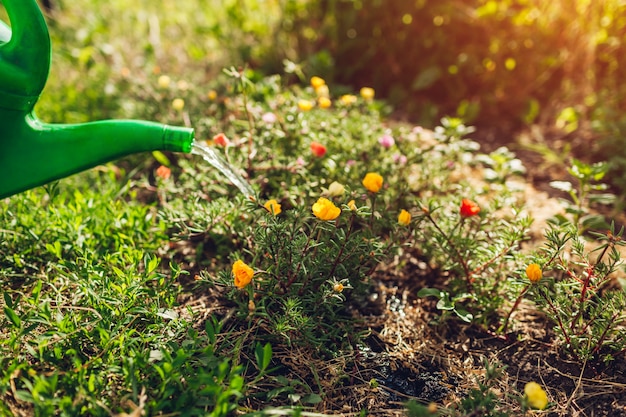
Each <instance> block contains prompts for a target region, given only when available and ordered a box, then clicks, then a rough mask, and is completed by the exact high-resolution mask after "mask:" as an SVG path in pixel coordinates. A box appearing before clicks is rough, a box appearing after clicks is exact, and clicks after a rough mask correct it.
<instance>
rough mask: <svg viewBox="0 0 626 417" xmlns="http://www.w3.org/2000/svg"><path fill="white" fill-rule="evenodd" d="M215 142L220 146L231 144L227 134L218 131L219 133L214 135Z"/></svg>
mask: <svg viewBox="0 0 626 417" xmlns="http://www.w3.org/2000/svg"><path fill="white" fill-rule="evenodd" d="M213 143H215V144H216V145H219V146H228V145H230V140H228V138H227V137H226V135H225V134H223V133H218V134H217V135H215V136H213Z"/></svg>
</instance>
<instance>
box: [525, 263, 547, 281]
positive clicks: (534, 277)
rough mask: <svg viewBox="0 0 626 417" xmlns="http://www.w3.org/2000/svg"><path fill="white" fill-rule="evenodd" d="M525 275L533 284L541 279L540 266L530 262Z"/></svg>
mask: <svg viewBox="0 0 626 417" xmlns="http://www.w3.org/2000/svg"><path fill="white" fill-rule="evenodd" d="M526 276H527V277H528V279H529V280H530V282H532V283H533V284H536V283H537V282H539V281H541V277H542V276H543V275H542V273H541V267H540V266H539V265H537V264H530V265H528V267H527V268H526Z"/></svg>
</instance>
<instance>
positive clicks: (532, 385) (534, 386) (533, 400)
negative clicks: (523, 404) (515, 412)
mask: <svg viewBox="0 0 626 417" xmlns="http://www.w3.org/2000/svg"><path fill="white" fill-rule="evenodd" d="M524 394H526V399H528V404H529V405H530V406H531V407H532V408H535V409H537V410H543V409H544V408H546V407H547V406H548V394H546V392H545V391H544V390H543V388H541V385H539V384H538V383H536V382H529V383H527V384H526V385H525V386H524Z"/></svg>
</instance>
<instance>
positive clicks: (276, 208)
mask: <svg viewBox="0 0 626 417" xmlns="http://www.w3.org/2000/svg"><path fill="white" fill-rule="evenodd" d="M263 207H265V209H266V210H267V211H269V212H270V213H271V214H273V215H274V216H278V215H279V214H280V212H281V211H282V210H281V209H280V207H281V206H280V204H279V203H278V201H276V200H274V199H272V200H268V201H267V203H265V204H263Z"/></svg>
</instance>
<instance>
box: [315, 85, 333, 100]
mask: <svg viewBox="0 0 626 417" xmlns="http://www.w3.org/2000/svg"><path fill="white" fill-rule="evenodd" d="M315 94H316V95H317V96H318V97H320V98H322V97H324V98H329V97H330V90H329V89H328V86H327V85H326V84H324V85H320V86H319V87H317V88H316V89H315Z"/></svg>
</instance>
